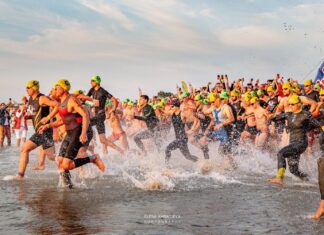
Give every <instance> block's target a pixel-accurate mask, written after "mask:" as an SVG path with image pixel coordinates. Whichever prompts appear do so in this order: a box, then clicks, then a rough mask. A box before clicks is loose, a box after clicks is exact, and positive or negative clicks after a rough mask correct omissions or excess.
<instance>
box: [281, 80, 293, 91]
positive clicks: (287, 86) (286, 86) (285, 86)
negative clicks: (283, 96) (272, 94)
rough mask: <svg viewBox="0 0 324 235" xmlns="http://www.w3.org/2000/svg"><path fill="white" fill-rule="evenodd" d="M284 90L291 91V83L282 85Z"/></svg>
mask: <svg viewBox="0 0 324 235" xmlns="http://www.w3.org/2000/svg"><path fill="white" fill-rule="evenodd" d="M282 89H289V90H291V85H290V82H285V83H284V84H283V85H282Z"/></svg>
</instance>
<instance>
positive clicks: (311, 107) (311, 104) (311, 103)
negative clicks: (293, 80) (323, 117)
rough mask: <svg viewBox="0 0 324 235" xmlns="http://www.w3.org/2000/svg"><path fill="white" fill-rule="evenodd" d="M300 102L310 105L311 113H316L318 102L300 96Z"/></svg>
mask: <svg viewBox="0 0 324 235" xmlns="http://www.w3.org/2000/svg"><path fill="white" fill-rule="evenodd" d="M299 98H300V101H301V102H302V103H303V105H309V106H310V109H309V112H311V113H312V112H314V111H315V109H316V102H315V101H314V100H312V99H309V98H307V97H306V96H299Z"/></svg>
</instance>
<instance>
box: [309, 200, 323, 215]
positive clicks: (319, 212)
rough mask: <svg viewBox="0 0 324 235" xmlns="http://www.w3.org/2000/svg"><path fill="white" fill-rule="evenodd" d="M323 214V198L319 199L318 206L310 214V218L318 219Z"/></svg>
mask: <svg viewBox="0 0 324 235" xmlns="http://www.w3.org/2000/svg"><path fill="white" fill-rule="evenodd" d="M323 215H324V200H321V202H320V206H319V208H318V209H317V211H316V212H315V214H313V215H311V216H310V218H312V219H320V218H321V217H322V216H323Z"/></svg>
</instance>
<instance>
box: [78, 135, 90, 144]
mask: <svg viewBox="0 0 324 235" xmlns="http://www.w3.org/2000/svg"><path fill="white" fill-rule="evenodd" d="M87 140H88V138H87V134H83V133H82V134H81V135H80V142H81V143H82V144H84V143H85V142H87Z"/></svg>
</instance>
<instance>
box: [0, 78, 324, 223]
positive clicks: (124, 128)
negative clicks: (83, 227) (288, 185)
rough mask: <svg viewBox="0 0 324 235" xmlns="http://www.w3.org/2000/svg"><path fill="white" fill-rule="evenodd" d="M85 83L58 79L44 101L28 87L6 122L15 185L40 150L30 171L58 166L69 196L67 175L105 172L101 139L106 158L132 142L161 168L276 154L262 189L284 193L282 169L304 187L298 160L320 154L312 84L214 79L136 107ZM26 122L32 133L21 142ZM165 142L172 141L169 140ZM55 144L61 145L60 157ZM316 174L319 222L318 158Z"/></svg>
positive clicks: (322, 164)
mask: <svg viewBox="0 0 324 235" xmlns="http://www.w3.org/2000/svg"><path fill="white" fill-rule="evenodd" d="M90 83H91V88H90V90H89V91H88V92H85V91H83V90H74V91H71V84H70V82H69V81H68V80H64V79H61V80H59V81H57V82H56V83H55V84H54V86H53V88H52V89H51V91H50V92H49V94H47V95H45V94H43V93H41V92H40V83H39V81H36V80H32V81H28V82H27V85H26V91H27V95H28V98H27V97H23V99H22V102H21V103H20V104H19V107H18V108H17V109H16V110H14V111H13V112H12V114H10V115H9V114H8V116H11V117H12V120H11V121H12V122H13V125H14V126H15V133H16V135H17V145H20V140H21V141H22V142H23V145H22V146H21V154H20V161H19V170H18V175H17V176H16V179H19V180H22V179H23V178H24V176H25V172H26V168H27V165H28V161H29V153H30V152H31V151H33V150H34V149H36V148H38V147H40V148H39V149H40V150H39V160H38V163H37V164H36V165H35V166H33V169H34V170H43V169H44V168H45V158H46V157H47V158H48V159H50V160H56V162H57V166H58V170H59V172H60V177H61V179H62V180H63V182H64V184H65V185H66V186H67V187H70V188H72V187H73V183H72V180H71V175H70V171H71V170H73V169H75V168H78V167H80V166H82V165H85V164H88V163H92V164H94V165H95V166H97V167H98V169H99V170H100V171H104V170H105V165H104V163H103V161H102V159H101V157H100V156H99V154H97V153H95V152H94V147H93V145H94V143H95V141H94V138H98V139H99V141H100V144H101V145H102V149H103V153H104V154H105V153H107V148H108V147H109V148H113V149H115V150H116V151H118V152H119V153H120V154H121V155H124V154H127V152H128V151H130V147H129V146H130V145H129V142H130V141H134V143H135V144H136V146H137V149H136V152H137V153H138V154H140V155H142V156H146V155H147V153H148V151H150V150H149V148H148V143H152V145H153V146H154V148H155V149H156V151H159V152H163V153H164V155H165V164H166V165H167V166H169V165H170V159H171V156H172V152H173V151H174V150H176V149H179V150H180V152H181V153H182V155H183V156H184V157H185V158H186V159H188V160H189V161H192V162H197V161H198V159H209V158H210V156H213V157H214V156H222V157H223V158H224V159H226V160H227V162H229V163H230V164H229V165H230V167H231V169H233V170H235V168H236V161H235V155H237V154H239V153H238V152H237V150H238V148H237V146H239V145H251V144H252V145H254V146H255V148H257V149H260V150H262V151H266V150H269V148H272V149H273V148H275V150H276V151H277V160H278V166H277V175H276V176H275V177H274V178H271V179H269V180H268V182H269V183H270V184H275V185H278V186H282V185H283V182H284V175H285V171H286V168H287V165H288V168H289V171H290V172H291V173H292V174H293V175H295V176H296V177H298V178H300V179H301V180H303V181H307V180H308V175H307V174H306V173H305V172H303V171H301V170H300V169H299V161H300V157H301V154H303V153H304V152H305V151H306V150H307V149H308V151H312V149H313V148H314V145H317V144H318V143H319V146H320V148H319V149H320V150H321V151H324V89H322V87H321V85H320V84H313V82H312V81H311V80H306V81H303V84H299V83H298V82H297V81H296V80H293V79H288V80H287V81H283V78H282V77H281V76H280V75H279V74H277V75H276V77H275V78H274V79H269V80H268V81H267V82H266V83H264V84H261V83H260V82H259V80H257V81H254V80H253V79H251V80H249V81H248V82H245V81H244V79H237V80H236V81H233V82H231V83H230V82H229V79H228V77H227V75H219V76H217V81H216V83H213V84H212V83H208V84H206V86H203V87H200V88H195V87H193V86H192V85H191V84H189V86H188V85H187V84H186V83H185V82H182V86H181V87H178V86H177V88H176V91H175V92H174V94H171V93H170V94H168V93H164V94H165V95H164V97H159V96H153V97H148V96H147V95H145V94H142V91H141V90H140V91H139V97H138V99H136V100H130V99H125V100H119V99H117V98H116V97H114V96H113V95H111V94H110V93H109V92H108V91H106V90H105V89H104V88H103V87H102V86H101V78H100V77H99V76H93V77H92V78H91V82H90ZM74 85H75V84H74ZM3 105H4V104H3ZM1 108H4V109H5V106H4V107H1ZM0 110H2V109H0ZM28 119H31V120H32V123H33V126H34V129H35V131H34V133H33V134H32V135H31V137H30V138H29V139H28V140H26V132H27V124H26V122H27V121H28ZM106 122H107V124H108V126H109V128H111V134H110V135H109V136H107V135H106V129H107V128H106V124H105V123H106ZM94 130H96V131H95V132H94ZM0 131H2V130H0ZM170 132H171V133H174V135H173V134H172V135H169V133H170ZM95 133H97V134H95ZM170 136H175V137H174V138H175V139H174V140H172V141H171V140H169V138H170ZM317 140H318V141H317ZM211 142H217V143H219V145H218V146H219V147H218V150H217V153H215V151H211V150H210V148H209V147H210V145H209V143H211ZM55 143H60V149H59V151H58V152H55V149H54V146H55V145H54V144H55ZM164 143H166V144H167V145H165V144H164ZM188 145H193V146H194V147H196V148H197V149H199V151H201V156H196V155H193V154H192V153H191V151H190V150H189V147H188ZM270 145H271V146H270ZM163 146H166V147H163ZM150 147H151V148H152V146H150ZM132 151H135V150H132ZM274 167H275V166H274ZM318 174H319V188H320V193H321V201H320V206H319V208H318V210H317V212H316V213H315V214H314V215H313V217H314V218H320V217H321V216H322V215H324V158H319V160H318Z"/></svg>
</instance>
